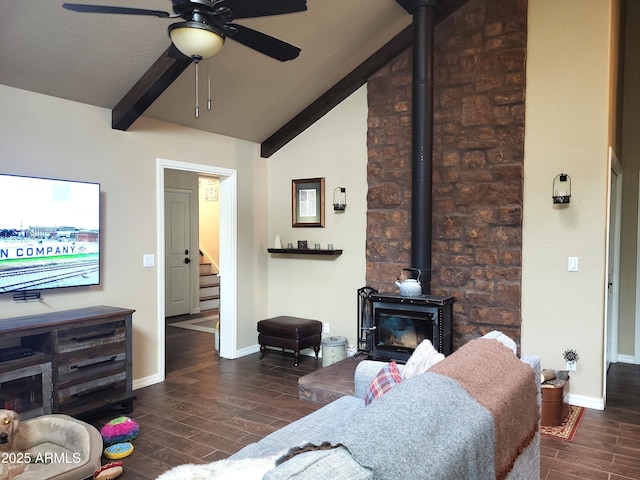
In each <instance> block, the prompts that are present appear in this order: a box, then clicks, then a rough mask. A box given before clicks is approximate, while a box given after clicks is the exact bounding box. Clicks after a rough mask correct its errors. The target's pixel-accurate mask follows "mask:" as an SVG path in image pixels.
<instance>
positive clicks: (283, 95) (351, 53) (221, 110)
mask: <svg viewBox="0 0 640 480" xmlns="http://www.w3.org/2000/svg"><path fill="white" fill-rule="evenodd" d="M69 1H72V0H69ZM265 1H277V0H265ZM76 3H91V4H100V5H114V6H127V7H137V8H146V9H153V10H164V11H169V12H172V8H171V1H170V0H105V1H97V0H78V1H77V2H76ZM61 4H62V0H58V1H51V0H2V1H0V84H5V85H8V86H12V87H17V88H21V89H24V90H29V91H33V92H38V93H42V94H45V95H51V96H54V97H60V98H64V99H68V100H72V101H76V102H82V103H87V104H90V105H96V106H99V107H104V108H109V109H111V108H113V107H114V106H115V105H116V104H117V103H118V101H120V99H121V98H122V97H123V96H124V95H125V94H126V93H127V92H128V91H129V89H131V87H132V86H133V85H134V84H135V83H136V81H137V80H138V79H139V78H140V77H142V75H143V74H144V73H145V72H146V71H147V69H148V68H149V67H150V66H151V65H152V64H153V63H154V62H155V61H156V60H157V59H158V57H160V56H161V55H162V54H163V52H164V51H165V50H166V48H167V47H168V46H169V44H170V41H169V37H168V35H167V26H168V25H169V24H171V23H173V22H175V21H176V20H175V19H173V20H172V19H163V18H157V17H146V16H126V15H106V14H102V15H100V14H87V13H77V12H72V11H68V10H65V9H63V8H62V7H61ZM307 8H308V11H306V12H300V13H292V14H286V15H279V16H272V17H263V18H256V19H245V20H238V21H237V23H239V24H242V25H246V26H248V27H251V28H254V29H256V30H260V31H262V32H264V33H267V34H269V35H272V36H275V37H277V38H280V39H281V40H284V41H286V42H289V43H291V44H293V45H296V46H298V47H300V48H301V49H302V52H301V54H300V56H299V57H298V58H296V59H294V60H292V61H289V62H284V63H282V62H279V61H277V60H273V59H271V58H270V57H267V56H265V55H262V54H260V53H257V52H255V51H253V50H251V49H249V48H247V47H245V46H243V45H241V44H239V43H236V42H234V41H233V40H227V42H226V43H225V45H224V47H223V49H222V51H221V52H220V53H219V54H217V55H216V56H214V57H212V58H211V59H210V60H208V61H203V62H201V63H200V82H199V84H200V88H199V92H200V96H199V98H200V117H199V118H195V115H194V104H195V69H194V65H191V66H190V67H189V68H188V69H187V70H186V71H185V72H184V73H183V74H182V75H181V76H180V77H179V78H178V79H177V80H176V81H175V82H174V83H173V84H172V85H171V86H170V87H169V88H168V89H167V90H166V91H165V92H164V93H163V94H162V95H161V96H160V98H158V99H157V100H156V101H155V103H154V104H153V105H152V106H151V107H150V108H149V109H148V110H147V111H146V112H145V114H144V115H145V116H148V117H151V118H155V119H158V120H163V121H167V122H172V123H176V124H179V125H184V126H188V127H192V128H196V129H200V130H205V131H209V132H214V133H219V134H223V135H228V136H232V137H236V138H241V139H245V140H249V141H253V142H257V143H260V142H262V141H263V140H265V139H266V138H268V137H269V136H270V135H271V134H273V133H274V132H275V131H277V130H278V129H279V128H280V127H281V126H282V125H284V124H285V123H286V122H288V121H289V120H291V119H292V118H293V117H294V116H295V115H296V114H297V113H299V112H300V111H301V110H302V109H304V108H305V107H306V106H307V105H309V104H310V103H311V102H313V101H314V100H315V99H316V98H318V97H319V96H320V95H321V94H322V93H324V92H325V91H326V90H328V89H329V88H330V87H332V86H333V85H334V84H335V83H337V82H338V81H339V80H340V79H341V78H342V77H344V76H345V75H346V74H348V73H349V72H350V71H351V70H353V69H354V68H355V67H357V66H358V65H359V64H360V63H362V62H363V61H364V60H366V59H367V58H368V57H369V56H371V55H372V54H373V53H374V52H375V51H376V50H378V49H379V48H380V47H381V46H382V45H384V44H385V43H386V42H388V41H389V40H390V39H392V38H393V37H394V36H395V35H396V34H398V33H399V32H400V31H402V30H403V29H404V28H405V27H406V26H407V25H409V24H410V23H411V16H410V15H409V14H407V12H406V11H405V10H404V9H403V8H402V7H400V5H398V3H397V2H396V0H307ZM207 71H209V72H210V75H211V85H212V97H213V108H212V110H211V111H207V108H206V104H207ZM132 128H135V123H134V125H133V127H132Z"/></svg>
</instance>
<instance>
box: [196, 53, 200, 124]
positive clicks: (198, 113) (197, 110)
mask: <svg viewBox="0 0 640 480" xmlns="http://www.w3.org/2000/svg"><path fill="white" fill-rule="evenodd" d="M195 64H196V118H199V117H200V104H199V103H198V62H195Z"/></svg>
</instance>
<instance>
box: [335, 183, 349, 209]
mask: <svg viewBox="0 0 640 480" xmlns="http://www.w3.org/2000/svg"><path fill="white" fill-rule="evenodd" d="M346 208H347V189H346V188H344V187H338V188H336V189H335V190H334V191H333V209H334V210H337V211H342V210H345V209H346Z"/></svg>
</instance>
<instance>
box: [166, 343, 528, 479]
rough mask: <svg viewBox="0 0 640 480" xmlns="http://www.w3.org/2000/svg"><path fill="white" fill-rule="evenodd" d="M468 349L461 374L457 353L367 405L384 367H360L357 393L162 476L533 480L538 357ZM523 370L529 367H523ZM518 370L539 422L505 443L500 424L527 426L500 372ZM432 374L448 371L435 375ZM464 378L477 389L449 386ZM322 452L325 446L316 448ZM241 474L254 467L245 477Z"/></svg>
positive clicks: (509, 382) (461, 359)
mask: <svg viewBox="0 0 640 480" xmlns="http://www.w3.org/2000/svg"><path fill="white" fill-rule="evenodd" d="M473 342H484V343H480V344H475V347H476V348H475V349H476V353H475V355H476V357H473V356H472V357H469V363H468V364H466V365H468V368H467V367H463V368H461V365H465V362H466V361H467V360H466V358H465V356H464V353H461V354H460V355H457V353H456V352H454V353H453V354H452V355H451V356H449V357H447V358H445V359H444V360H442V362H440V363H439V364H438V365H436V366H435V367H433V368H432V369H431V370H430V371H429V372H427V373H424V374H420V375H417V376H414V377H411V378H408V379H406V380H403V381H402V382H401V383H399V384H398V385H396V386H394V387H393V388H392V389H391V390H389V391H388V392H387V393H385V394H384V395H382V396H381V397H380V398H377V399H375V400H373V401H372V402H371V403H370V404H369V405H366V406H365V402H364V401H363V399H364V396H365V394H366V392H367V389H368V388H369V385H370V384H371V381H372V379H373V378H374V377H375V376H376V375H377V374H378V372H379V371H380V369H381V368H382V367H383V366H385V365H386V364H385V363H381V362H375V361H370V360H364V361H362V362H360V364H359V365H358V367H357V369H356V372H355V379H354V380H355V395H354V396H345V397H341V398H339V399H338V400H336V401H334V402H332V403H330V404H328V405H325V406H324V407H322V408H320V409H319V410H317V411H315V412H313V413H311V414H310V415H307V416H306V417H304V418H302V419H300V420H298V421H296V422H293V423H291V424H289V425H287V426H285V427H283V428H281V429H279V430H277V431H276V432H274V433H272V434H270V435H268V436H266V437H265V438H263V439H262V440H260V441H259V442H256V443H253V444H251V445H248V446H246V447H245V448H243V449H242V450H240V451H239V452H237V453H236V454H234V455H233V456H231V457H229V459H227V460H224V461H221V462H215V463H214V464H208V465H205V466H192V467H193V468H195V469H196V470H191V471H187V470H185V469H188V468H191V467H189V466H182V467H176V468H175V469H173V470H171V471H169V472H167V473H166V474H164V475H162V476H160V477H159V478H160V479H162V480H172V479H174V478H176V479H177V478H187V477H186V476H184V475H188V478H191V479H196V478H198V479H200V478H202V479H211V478H226V477H224V476H222V477H221V476H220V475H223V472H227V471H228V472H235V473H232V474H231V475H232V476H230V477H229V478H234V477H233V475H235V478H243V479H245V478H246V479H248V478H263V479H264V480H284V479H288V480H292V479H297V480H327V479H332V478H335V479H341V480H345V479H348V480H360V479H362V480H365V479H376V480H378V479H389V480H396V479H398V478H403V479H405V480H409V479H416V480H418V479H419V480H424V479H425V478H430V479H436V480H448V479H451V480H459V479H467V480H471V479H478V480H480V479H482V480H484V479H489V478H499V479H503V478H507V479H509V480H525V479H526V480H530V479H538V478H540V444H539V440H540V439H539V433H538V428H537V427H538V425H539V408H540V363H539V358H538V357H534V356H527V357H523V358H522V359H520V360H518V359H517V358H516V356H515V355H514V354H513V353H512V352H510V351H509V355H511V356H512V357H513V358H512V359H509V358H507V362H509V361H510V362H512V363H511V364H509V365H510V366H508V367H506V368H505V367H504V366H499V365H498V364H499V363H500V362H496V361H494V360H493V358H492V357H491V355H493V353H492V352H495V351H498V353H499V354H500V355H503V353H502V352H501V351H499V350H500V349H502V350H506V349H505V347H504V346H502V345H500V347H499V348H496V347H495V345H494V344H497V343H498V342H496V340H484V339H478V340H474V341H473ZM473 342H470V343H473ZM488 342H491V343H488ZM488 347H491V349H489V348H488ZM464 348H465V347H463V348H462V349H460V350H463V349H464ZM485 350H487V354H486V355H485ZM489 350H491V351H489ZM509 355H504V356H506V357H508V356H509ZM456 358H457V360H456ZM521 362H524V363H521ZM524 364H526V365H528V366H527V367H526V368H522V367H523V365H524ZM500 365H503V364H502V363H500ZM440 366H441V367H440ZM514 366H515V367H517V368H515V370H521V371H523V370H526V372H525V376H528V377H527V379H526V382H528V383H527V384H526V385H527V388H526V390H529V387H530V389H531V390H532V391H531V392H528V393H527V395H529V396H530V397H532V399H531V400H529V402H530V403H531V402H533V403H534V404H535V405H534V406H533V407H532V408H533V409H535V413H534V414H535V418H534V419H533V425H532V426H531V428H530V429H529V430H527V431H524V430H523V431H524V433H525V434H526V435H525V436H526V437H527V438H526V439H524V437H523V435H522V434H520V436H519V437H518V439H517V440H516V439H515V437H513V440H511V438H510V437H506V438H503V439H502V441H499V437H500V436H501V435H502V436H504V431H505V428H507V427H508V426H507V427H505V425H507V424H518V423H526V422H529V423H531V422H532V420H531V418H532V417H531V415H529V417H528V418H527V419H525V415H524V414H523V413H522V412H521V410H522V411H524V410H525V409H526V408H524V406H523V402H522V400H521V399H520V398H519V397H518V398H515V397H517V396H518V395H519V394H520V393H521V392H518V391H517V390H524V388H520V387H514V385H516V383H514V381H512V379H511V378H510V377H509V376H508V375H505V374H506V373H508V372H505V370H513V368H512V367H514ZM399 367H400V368H402V366H399ZM436 367H440V368H439V371H440V372H444V373H434V372H433V371H434V370H435V369H436ZM529 367H531V368H529ZM474 369H475V371H474ZM500 369H502V372H500V371H499V370H500ZM447 370H449V371H447ZM463 371H464V372H463ZM460 372H461V373H462V374H463V376H464V375H467V376H470V377H472V378H471V380H470V381H471V383H473V384H474V385H475V386H474V385H471V386H469V385H466V384H465V388H462V387H461V383H459V382H462V384H464V382H467V381H468V380H466V379H457V380H454V379H453V377H455V376H456V375H457V373H460ZM531 376H533V378H530V377H531ZM503 377H504V378H505V379H506V381H505V382H502V378H503ZM474 389H475V390H481V393H480V394H479V395H478V396H479V397H483V398H485V399H486V398H489V399H490V400H488V403H492V400H491V399H492V398H500V400H499V401H498V402H496V403H497V404H500V405H502V406H506V407H505V408H506V410H507V411H506V412H503V413H496V412H495V411H494V410H495V409H494V410H491V409H492V408H494V407H486V406H483V405H482V404H481V403H482V402H487V401H486V400H483V399H481V400H477V399H476V398H474V397H473V395H475V393H473V392H474ZM467 390H468V391H469V392H472V394H469V393H468V391H467ZM512 397H514V398H512ZM523 398H524V397H523ZM499 408H502V407H499ZM529 410H531V408H530V409H529ZM529 413H531V412H529ZM504 416H506V417H508V418H506V420H505V421H502V420H496V417H504ZM527 432H529V433H527ZM509 435H512V434H511V433H510V434H509ZM322 445H324V446H325V447H326V448H327V449H318V448H317V447H318V446H322ZM305 446H307V447H310V449H309V450H310V451H306V452H304V453H300V454H296V455H295V456H293V457H292V458H290V459H288V460H286V461H283V462H278V460H277V459H280V460H282V457H283V454H286V453H287V452H291V450H292V449H294V450H296V449H298V450H301V449H303V448H301V447H305ZM507 450H509V451H507ZM276 462H277V463H276ZM505 465H506V467H505ZM274 466H275V468H273V467H274ZM243 467H246V468H253V470H251V473H250V472H249V470H247V471H244V470H242V468H243ZM235 469H237V470H235ZM238 475H242V476H241V477H240V476H238ZM251 475H253V476H251Z"/></svg>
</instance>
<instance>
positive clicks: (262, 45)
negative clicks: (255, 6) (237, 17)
mask: <svg viewBox="0 0 640 480" xmlns="http://www.w3.org/2000/svg"><path fill="white" fill-rule="evenodd" d="M224 30H225V35H226V36H227V37H228V38H231V39H233V40H235V41H236V42H239V43H241V44H243V45H245V46H247V47H249V48H252V49H254V50H255V51H257V52H260V53H264V54H265V55H267V56H269V57H271V58H275V59H276V60H280V61H281V62H285V61H287V60H293V59H294V58H296V57H297V56H298V55H300V49H299V48H298V47H295V46H293V45H291V44H290V43H287V42H283V41H282V40H278V39H277V38H275V37H272V36H270V35H267V34H266V33H262V32H258V31H257V30H253V29H252V28H248V27H245V26H243V25H238V24H236V23H228V24H226V25H225V29H224Z"/></svg>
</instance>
